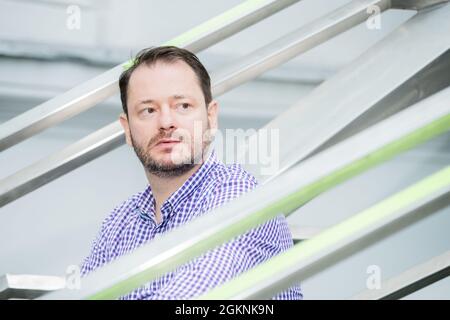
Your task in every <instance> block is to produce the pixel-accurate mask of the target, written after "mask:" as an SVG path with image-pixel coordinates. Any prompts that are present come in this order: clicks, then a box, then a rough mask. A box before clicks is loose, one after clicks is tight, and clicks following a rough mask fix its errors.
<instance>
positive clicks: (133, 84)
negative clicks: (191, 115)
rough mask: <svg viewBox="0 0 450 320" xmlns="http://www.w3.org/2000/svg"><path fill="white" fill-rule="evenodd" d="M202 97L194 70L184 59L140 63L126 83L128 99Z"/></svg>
mask: <svg viewBox="0 0 450 320" xmlns="http://www.w3.org/2000/svg"><path fill="white" fill-rule="evenodd" d="M183 94H185V95H191V96H194V97H202V96H203V93H202V90H201V87H200V84H199V80H198V77H197V75H196V74H195V72H194V70H192V68H191V67H190V66H189V65H188V64H187V63H186V62H184V61H180V60H177V61H173V62H163V61H157V62H156V63H154V64H152V65H150V66H149V65H146V64H142V65H140V66H139V67H137V68H136V69H135V70H134V72H133V73H132V74H131V77H130V81H129V83H128V97H129V98H130V99H140V98H147V99H148V98H150V99H152V100H158V99H164V98H167V97H169V96H173V95H183Z"/></svg>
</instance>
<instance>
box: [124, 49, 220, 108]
mask: <svg viewBox="0 0 450 320" xmlns="http://www.w3.org/2000/svg"><path fill="white" fill-rule="evenodd" d="M178 60H181V61H184V62H186V63H187V64H188V65H189V66H190V67H191V68H192V70H193V71H194V72H195V74H196V75H197V78H198V80H199V84H200V87H201V89H202V91H203V96H204V98H205V103H206V106H208V104H209V103H210V102H211V100H212V93H211V79H210V77H209V74H208V71H206V68H205V67H204V66H203V64H202V63H201V62H200V60H199V59H198V58H197V56H196V55H195V54H193V53H192V52H190V51H188V50H186V49H182V48H178V47H175V46H161V47H150V48H146V49H143V50H141V51H139V53H138V54H137V55H136V57H135V58H134V59H133V61H132V64H131V66H130V67H129V68H128V69H127V70H125V71H124V72H122V74H121V75H120V78H119V88H120V99H121V100H122V107H123V112H125V114H126V115H127V116H128V106H127V98H128V82H129V81H130V77H131V74H132V73H133V71H134V70H136V68H137V67H139V66H140V65H142V64H144V63H145V64H146V65H147V66H151V65H153V64H155V63H156V62H157V61H163V62H175V61H178Z"/></svg>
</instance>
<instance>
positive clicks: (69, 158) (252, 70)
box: [0, 0, 388, 207]
mask: <svg viewBox="0 0 450 320" xmlns="http://www.w3.org/2000/svg"><path fill="white" fill-rule="evenodd" d="M387 3H388V1H385V0H381V1H377V0H365V1H353V2H351V3H349V4H347V5H345V6H343V7H341V8H339V9H337V10H335V11H333V12H331V13H329V14H327V15H325V16H324V17H322V18H320V19H318V20H316V21H315V22H313V23H311V24H308V25H306V26H304V27H302V28H300V29H299V30H297V31H295V32H293V33H291V34H289V35H287V36H285V37H282V38H280V39H279V40H276V41H275V42H273V43H272V44H270V45H268V46H265V47H263V48H262V49H259V50H256V51H255V52H253V53H251V54H250V55H248V56H247V57H246V58H244V60H243V61H242V62H238V63H237V64H236V65H233V66H231V67H229V68H226V69H224V70H223V71H221V72H220V74H219V75H218V76H216V74H213V75H212V82H213V84H212V90H213V94H214V96H218V95H220V94H222V93H224V92H225V91H227V90H231V89H232V88H234V87H235V86H238V85H239V84H241V83H242V82H244V81H248V80H249V79H251V78H254V77H256V76H258V75H259V74H261V73H263V72H265V71H266V70H268V69H270V68H272V67H274V66H275V65H278V64H281V63H283V62H285V61H286V60H288V59H291V58H293V57H294V56H295V55H296V54H298V53H300V52H304V51H306V50H308V49H310V48H312V47H314V46H316V45H318V44H320V43H322V42H323V41H325V40H326V39H328V38H330V37H333V36H335V35H337V34H338V33H340V32H343V31H345V30H346V29H348V28H350V27H352V26H354V25H356V24H358V23H360V22H361V21H363V20H364V19H366V18H367V8H368V7H369V6H371V5H375V4H376V5H379V6H381V7H382V8H383V9H386V8H388V5H387ZM255 57H256V58H255ZM104 132H111V134H112V137H111V138H108V137H107V136H106V135H105V134H104ZM122 135H123V129H122V127H121V126H120V125H119V123H118V122H115V123H112V124H110V125H108V126H107V127H104V128H102V129H100V130H99V131H97V132H94V133H93V134H91V135H89V136H88V137H87V138H85V139H83V140H82V141H78V142H76V143H74V144H72V145H71V146H69V147H68V148H66V149H64V150H62V151H60V152H57V153H55V154H53V155H50V156H49V157H47V158H44V159H41V160H40V161H38V162H37V163H34V164H32V165H30V166H28V167H26V168H24V169H22V170H20V171H18V172H16V173H14V174H12V175H10V176H8V177H6V178H4V179H3V180H2V181H0V207H1V206H4V205H6V204H7V203H9V202H11V201H14V200H16V199H18V198H19V197H21V196H23V195H25V194H27V193H29V192H31V191H33V190H35V189H37V188H39V187H41V186H43V185H44V184H46V183H49V182H51V181H52V180H54V179H56V178H58V177H60V176H62V175H64V174H65V173H67V172H69V171H70V170H73V169H75V168H77V167H79V166H81V165H83V164H85V163H87V162H88V161H91V160H92V159H95V156H100V155H102V154H104V153H107V152H108V151H111V150H113V149H114V148H116V147H118V146H120V144H121V143H124V141H125V140H124V139H123V138H121V136H122ZM119 138H120V139H119ZM111 139H115V140H114V141H115V142H117V143H112V142H111V141H110V140H111ZM103 144H108V145H103ZM94 145H95V146H94ZM76 155H78V157H77V156H76Z"/></svg>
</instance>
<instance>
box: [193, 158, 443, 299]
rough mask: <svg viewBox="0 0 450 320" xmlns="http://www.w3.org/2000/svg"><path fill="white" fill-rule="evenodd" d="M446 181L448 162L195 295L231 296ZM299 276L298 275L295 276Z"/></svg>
mask: <svg viewBox="0 0 450 320" xmlns="http://www.w3.org/2000/svg"><path fill="white" fill-rule="evenodd" d="M449 185H450V166H448V167H446V168H445V169H443V170H441V171H439V172H437V173H435V174H433V175H431V176H429V177H427V178H425V179H423V180H422V181H420V182H418V183H416V184H414V185H412V186H411V187H409V188H407V189H405V190H403V191H401V192H399V193H397V194H395V195H393V196H391V197H389V198H387V199H385V200H383V201H381V202H380V203H378V204H376V205H374V206H373V207H371V208H368V209H366V210H364V211H363V212H361V213H359V214H357V215H355V216H353V217H351V218H349V219H347V220H345V221H343V222H341V223H339V224H337V225H335V226H333V227H330V228H328V229H327V230H325V231H323V232H321V233H320V234H319V235H317V236H316V237H314V238H312V239H310V240H307V241H305V242H302V243H300V244H297V245H295V246H294V247H293V248H291V249H289V250H287V251H285V252H283V253H281V254H279V255H278V256H276V257H274V258H272V259H270V260H268V261H267V262H265V263H263V264H260V265H258V266H257V267H255V268H253V269H251V270H248V271H247V272H245V273H243V274H242V275H240V276H238V277H236V278H234V279H233V280H231V281H229V282H227V283H225V284H223V285H222V286H219V287H216V288H214V289H212V290H211V291H210V292H208V293H206V294H204V295H202V296H200V297H198V299H232V298H233V297H235V296H236V295H238V294H239V293H242V292H244V291H245V290H247V289H250V288H253V287H254V286H255V285H257V284H258V283H260V282H261V281H264V279H267V278H270V277H271V276H275V275H279V274H283V273H284V270H286V269H288V268H291V267H294V266H295V265H298V264H299V262H302V261H305V260H306V259H308V258H310V257H312V256H314V255H315V254H317V253H319V252H320V251H322V250H324V249H326V248H327V247H330V246H332V245H333V244H334V243H337V242H339V241H342V240H343V239H345V238H348V237H350V236H352V235H354V234H356V233H358V232H359V231H361V230H363V229H365V228H367V227H370V226H371V225H374V224H376V223H378V222H381V221H383V220H386V218H388V217H389V216H392V215H394V214H395V213H396V212H398V210H401V209H403V208H407V207H408V206H409V205H411V204H412V203H413V202H416V201H420V200H423V199H426V198H427V196H430V195H432V194H433V193H435V192H437V191H439V190H441V189H442V188H444V187H446V186H449ZM299 280H300V279H299Z"/></svg>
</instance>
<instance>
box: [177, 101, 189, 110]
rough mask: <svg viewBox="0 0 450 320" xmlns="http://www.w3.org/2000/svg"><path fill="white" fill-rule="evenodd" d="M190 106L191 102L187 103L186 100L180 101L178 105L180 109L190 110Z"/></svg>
mask: <svg viewBox="0 0 450 320" xmlns="http://www.w3.org/2000/svg"><path fill="white" fill-rule="evenodd" d="M190 107H191V105H190V104H189V103H186V102H185V103H180V104H179V105H178V109H181V110H183V111H186V110H188V109H189V108H190Z"/></svg>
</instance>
